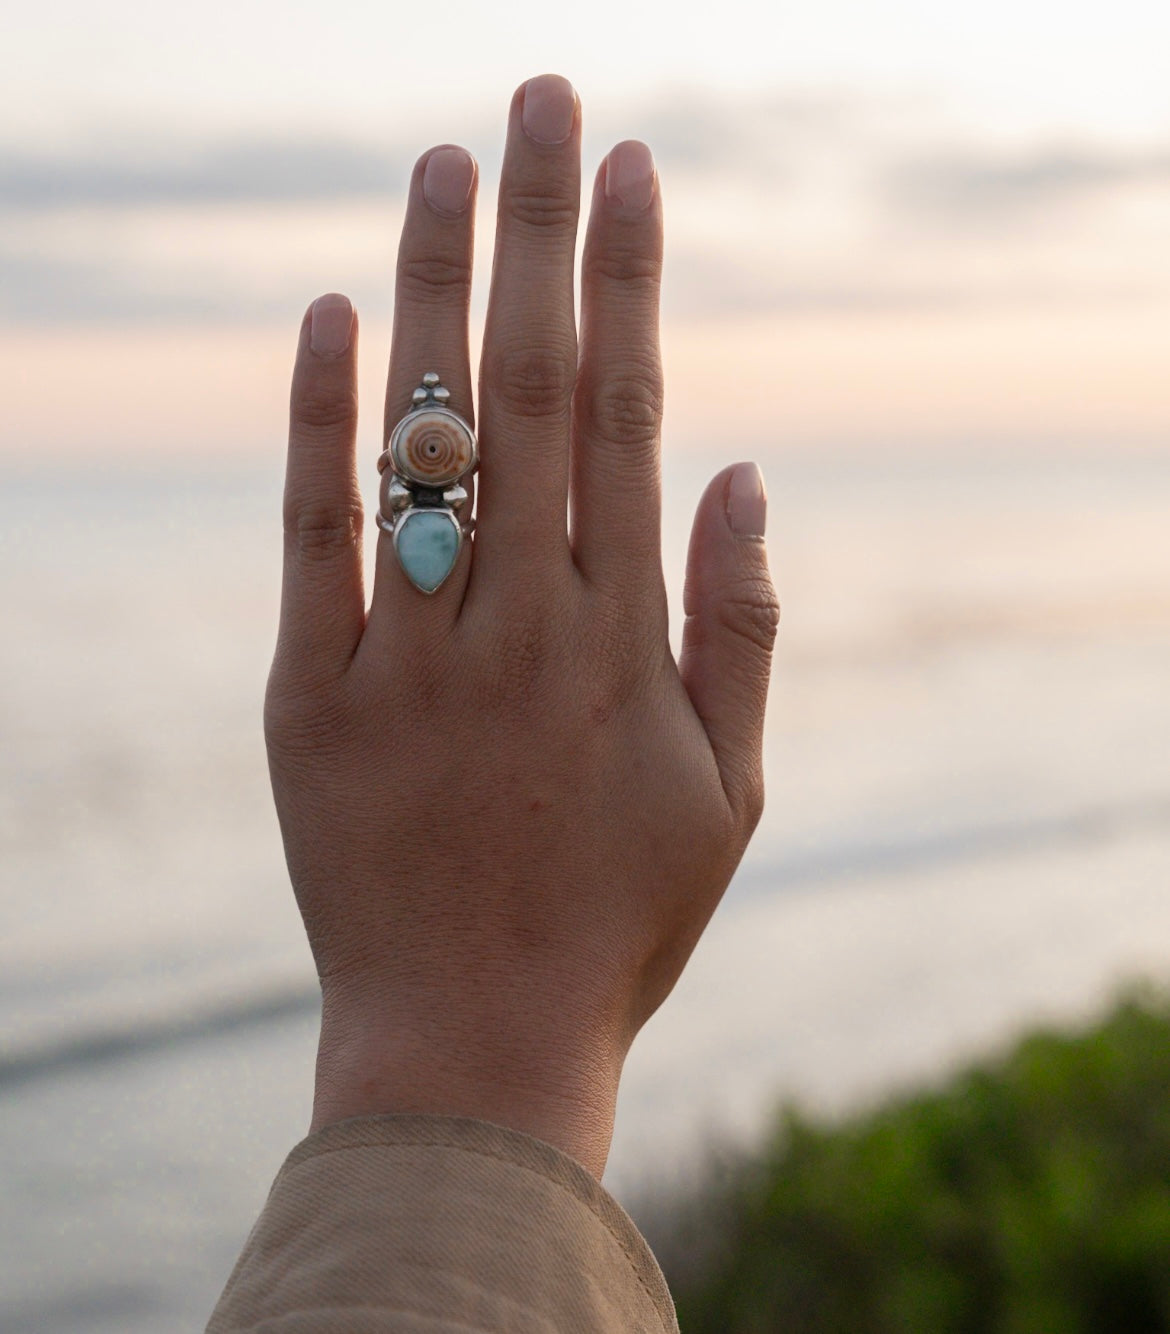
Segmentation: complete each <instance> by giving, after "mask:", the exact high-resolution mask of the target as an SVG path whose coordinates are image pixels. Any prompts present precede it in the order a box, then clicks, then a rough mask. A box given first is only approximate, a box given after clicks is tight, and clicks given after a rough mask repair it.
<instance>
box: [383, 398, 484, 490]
mask: <svg viewBox="0 0 1170 1334" xmlns="http://www.w3.org/2000/svg"><path fill="white" fill-rule="evenodd" d="M390 452H391V454H392V456H393V459H394V467H395V468H396V469H397V471H398V472H400V473H401V474H402V475H403V476H404V477H406V478H408V479H409V480H410V481H412V482H415V483H416V484H417V485H419V486H435V487H439V486H447V485H448V484H449V483H451V482H454V481H457V480H458V479H459V478H460V477H462V476H463V475H464V474H465V473H468V472H470V471H471V469H472V468H474V467H475V436H474V435H473V434H472V432H471V427H470V426H468V425H467V423H466V422H465V421H464V420H463V418H462V417H460V416H458V415H457V414H456V413H454V412H450V411H448V410H447V409H446V408H423V409H422V410H420V411H416V412H409V413H407V415H406V416H405V417H404V418H403V419H402V421H400V422H399V423H398V425H397V427H395V430H394V435H393V436H392V437H391V440H390Z"/></svg>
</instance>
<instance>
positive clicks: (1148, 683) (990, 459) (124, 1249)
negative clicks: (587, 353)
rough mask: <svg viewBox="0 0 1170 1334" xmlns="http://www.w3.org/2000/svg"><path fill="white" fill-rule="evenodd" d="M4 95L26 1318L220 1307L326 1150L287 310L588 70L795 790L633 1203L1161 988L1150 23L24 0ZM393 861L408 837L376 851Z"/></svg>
mask: <svg viewBox="0 0 1170 1334" xmlns="http://www.w3.org/2000/svg"><path fill="white" fill-rule="evenodd" d="M5 28H6V32H7V37H6V41H5V50H4V54H3V56H2V57H0V61H2V62H3V66H4V69H3V78H2V79H0V275H2V282H0V367H2V370H0V375H2V395H0V404H2V406H0V590H2V596H3V603H2V612H0V616H2V618H3V619H2V622H0V626H2V631H0V685H2V691H0V738H2V747H0V840H2V847H3V861H2V876H3V879H2V882H0V1176H2V1178H3V1180H4V1183H5V1184H4V1189H3V1191H2V1192H0V1326H2V1327H3V1328H4V1329H5V1330H6V1331H8V1332H9V1334H18V1332H19V1331H38V1332H40V1331H54V1332H56V1334H71V1332H72V1331H75V1330H76V1331H83V1330H84V1331H86V1334H101V1332H102V1331H107V1330H108V1331H115V1330H116V1331H120V1332H121V1334H134V1332H136V1331H148V1330H149V1331H153V1332H154V1334H158V1331H169V1330H176V1331H178V1330H184V1329H192V1328H197V1327H200V1326H201V1322H202V1321H203V1320H205V1319H206V1316H207V1313H208V1311H209V1309H210V1307H211V1305H212V1303H213V1302H214V1300H215V1297H216V1296H217V1295H218V1292H219V1290H220V1288H221V1287H222V1284H223V1282H224V1280H225V1278H226V1276H227V1273H228V1270H229V1269H230V1266H231V1264H232V1262H233V1260H234V1258H235V1256H236V1254H237V1252H238V1250H239V1247H240V1246H241V1244H242V1241H243V1239H244V1236H245V1235H246V1232H247V1229H248V1227H249V1226H250V1224H251V1222H252V1220H253V1219H254V1217H255V1215H256V1213H257V1212H258V1210H259V1207H260V1205H261V1203H262V1200H263V1198H264V1194H265V1192H266V1190H267V1187H268V1184H269V1182H270V1181H271V1178H272V1176H273V1175H274V1173H275V1171H276V1169H277V1167H278V1166H279V1164H280V1162H281V1160H282V1159H283V1157H284V1155H285V1154H286V1152H287V1151H288V1150H289V1149H290V1148H291V1147H292V1145H293V1144H294V1143H295V1141H296V1140H297V1139H298V1138H300V1137H301V1135H303V1133H304V1131H305V1129H306V1126H307V1122H308V1112H309V1103H310V1093H311V1064H312V1055H313V1049H314V1022H315V1007H316V1001H315V987H314V975H313V970H312V967H311V962H310V959H309V955H308V950H307V948H306V946H305V945H304V943H303V939H302V933H301V928H300V923H299V919H298V917H297V914H296V911H295V908H294V905H293V902H292V897H291V893H290V891H289V889H288V885H287V880H286V876H285V871H284V866H283V860H282V855H281V848H280V842H279V835H278V831H277V827H276V821H275V818H274V815H273V812H272V809H271V804H270V798H269V794H268V788H267V777H266V770H265V761H264V749H263V741H262V736H261V730H260V706H261V697H262V692H263V687H264V679H265V675H266V671H267V665H268V657H269V654H270V652H271V645H272V642H273V635H274V631H275V621H276V611H277V597H278V577H279V554H280V540H279V493H280V485H281V471H282V466H283V432H284V420H285V410H286V399H287V380H288V374H289V370H290V367H291V360H292V354H293V349H294V346H295V342H296V333H297V328H298V325H299V320H300V317H301V314H302V312H303V310H304V308H305V306H306V305H307V304H308V303H309V301H311V300H312V298H313V297H314V296H316V295H317V294H318V293H320V292H323V291H328V290H341V291H345V292H347V293H349V294H350V296H351V297H352V298H353V299H354V301H355V303H356V305H357V307H358V309H359V313H360V315H361V318H362V335H361V337H362V349H363V354H362V355H363V393H364V400H363V401H364V426H363V431H362V441H363V446H362V447H363V449H364V451H365V457H366V460H367V463H368V465H369V474H368V482H369V486H368V491H367V494H368V497H369V500H370V502H371V503H372V502H373V501H374V498H375V485H374V483H375V481H376V474H375V470H374V468H373V462H374V460H375V458H376V455H377V453H378V451H379V449H380V446H381V441H380V437H379V430H380V418H381V407H380V400H381V380H382V377H383V375H384V369H385V358H386V352H387V348H388V342H389V328H390V317H391V288H392V274H393V263H394V254H395V249H396V243H397V230H398V226H399V223H400V221H401V216H402V207H403V191H404V188H405V186H406V183H407V180H408V177H409V171H410V167H411V164H412V162H413V161H414V159H415V157H416V156H417V155H418V154H419V153H420V152H421V151H423V150H424V149H425V148H427V147H428V146H430V145H431V144H433V143H439V142H449V141H453V142H459V143H463V144H465V145H466V146H468V147H469V148H470V149H471V150H472V151H473V152H475V153H476V155H477V157H478V158H479V161H480V163H481V169H482V194H481V208H480V216H481V227H480V250H481V254H482V262H481V264H480V269H479V282H478V289H477V299H476V305H475V310H474V318H475V320H476V321H480V320H482V314H483V298H484V293H485V291H486V278H487V260H488V257H489V256H490V245H491V230H492V229H491V225H490V223H491V217H492V210H493V195H494V188H495V183H496V178H497V175H498V164H499V154H500V145H501V142H502V136H503V127H504V120H505V114H506V110H507V105H508V99H509V97H510V95H511V92H512V90H513V88H514V87H515V86H516V85H518V84H519V83H521V82H522V81H523V80H524V79H525V78H526V77H528V76H530V75H532V74H536V73H541V72H544V71H546V70H554V71H556V72H560V73H563V74H565V75H567V76H568V77H570V78H571V79H572V80H573V81H574V83H575V84H576V87H577V89H578V91H579V93H580V95H581V98H582V102H583V106H584V117H585V126H586V133H585V140H586V157H587V164H586V170H587V173H588V172H591V171H592V170H593V169H595V167H596V165H597V163H599V162H600V160H601V157H602V156H603V154H604V153H605V152H606V150H607V149H608V148H609V146H610V145H611V144H612V143H613V142H614V141H616V140H618V139H622V138H629V137H639V138H644V139H645V140H647V141H648V142H649V143H650V144H651V146H652V148H653V149H654V152H655V155H656V157H657V161H658V165H659V172H660V175H661V179H662V188H663V192H664V196H665V200H666V207H667V219H668V222H667V227H668V231H667V240H668V260H667V272H666V280H665V294H664V315H663V338H664V346H665V354H666V370H667V388H668V407H667V423H666V458H665V465H664V467H665V487H666V506H667V509H666V550H665V561H666V572H667V578H668V583H669V586H670V589H671V592H672V597H673V599H674V601H673V607H674V609H675V612H676V616H677V615H681V599H680V592H681V570H682V561H683V555H684V551H685V544H686V538H687V533H688V527H689V521H690V515H691V513H692V512H693V507H694V503H695V501H696V500H697V497H698V495H699V493H700V491H701V489H702V486H703V484H704V482H705V481H706V479H707V478H708V477H709V476H710V475H712V474H713V473H714V472H715V471H717V470H718V469H719V468H720V467H721V466H723V465H724V464H725V463H727V462H730V461H733V460H735V459H738V458H744V457H754V458H756V459H758V460H759V461H760V463H761V465H762V466H763V469H764V473H765V476H766V478H767V481H768V486H769V492H770V502H771V503H770V530H771V531H770V538H769V544H770V551H771V557H772V563H773V568H774V571H775V575H776V578H777V582H778V584H779V588H780V593H781V599H782V602H783V604H784V622H783V626H782V631H781V638H780V645H779V652H778V655H777V661H776V673H775V683H774V693H773V698H772V705H771V713H770V718H769V731H768V739H767V763H768V779H769V807H768V811H767V813H766V815H765V817H764V821H763V823H762V825H761V827H760V830H759V833H758V835H757V837H756V839H755V842H754V843H753V845H752V848H751V849H750V851H749V853H748V856H747V858H746V860H745V862H744V864H743V867H742V869H741V871H740V873H739V875H738V877H737V879H736V881H735V882H734V884H733V885H732V888H731V890H730V891H729V894H728V897H727V900H726V902H725V903H724V905H723V907H722V908H721V909H720V911H719V913H718V915H717V917H716V919H715V921H714V923H713V925H712V927H711V930H710V932H709V934H708V936H707V937H706V939H705V940H704V942H703V944H702V945H701V946H700V948H699V950H698V952H697V954H696V956H695V958H694V960H693V963H692V965H691V967H690V969H689V970H688V972H687V974H686V976H685V977H684V979H683V981H682V982H681V983H680V985H679V988H678V990H677V992H676V994H675V996H674V997H673V998H672V1000H671V1002H670V1003H669V1004H668V1005H667V1006H666V1007H665V1008H664V1009H663V1010H662V1011H661V1012H660V1014H659V1015H657V1016H656V1017H655V1019H654V1020H653V1021H652V1022H651V1024H650V1025H649V1027H648V1028H647V1030H646V1032H645V1033H644V1034H643V1036H642V1037H641V1039H640V1040H639V1042H638V1044H637V1045H636V1047H635V1049H634V1052H633V1054H632V1056H631V1059H630V1063H629V1067H628V1073H627V1077H626V1082H625V1086H624V1089H623V1097H622V1103H621V1106H620V1108H619V1119H618V1130H617V1136H616V1139H615V1143H614V1150H613V1155H612V1159H611V1163H610V1168H609V1171H608V1174H607V1178H606V1180H607V1184H608V1185H609V1186H610V1187H611V1188H612V1189H613V1190H614V1191H615V1192H616V1193H617V1194H618V1196H619V1198H620V1199H622V1200H623V1201H624V1202H626V1203H627V1204H632V1203H634V1202H636V1201H637V1199H638V1198H639V1197H640V1196H641V1195H642V1194H644V1193H645V1192H647V1191H649V1190H651V1189H653V1190H663V1189H666V1190H669V1189H670V1188H671V1185H672V1183H685V1182H686V1181H688V1180H689V1177H690V1175H691V1174H692V1172H693V1171H694V1164H695V1163H696V1162H697V1161H698V1158H699V1155H700V1154H701V1152H702V1149H703V1146H704V1145H706V1144H709V1143H711V1142H714V1141H727V1140H731V1141H743V1142H748V1141H750V1139H751V1138H752V1136H753V1135H755V1134H756V1133H758V1132H759V1129H760V1127H761V1125H762V1124H763V1123H764V1121H765V1119H766V1117H767V1116H768V1115H769V1114H770V1112H771V1110H772V1108H773V1107H774V1105H775V1104H776V1102H777V1100H778V1099H780V1098H788V1099H794V1100H796V1101H797V1102H799V1103H800V1104H802V1105H803V1106H805V1107H807V1108H808V1109H810V1112H811V1113H813V1114H818V1115H830V1114H837V1113H841V1112H844V1111H846V1110H849V1109H852V1108H857V1107H861V1106H865V1105H868V1104H869V1103H871V1102H872V1101H873V1100H875V1099H879V1098H882V1097H884V1096H886V1095H888V1094H889V1093H890V1092H891V1091H893V1090H897V1089H899V1088H904V1087H908V1086H911V1085H913V1084H916V1083H918V1082H919V1081H927V1082H931V1081H937V1080H940V1079H942V1078H944V1077H945V1076H946V1074H947V1072H948V1071H950V1070H953V1069H954V1068H955V1067H956V1066H957V1065H958V1064H959V1063H961V1062H963V1061H965V1060H967V1059H969V1058H970V1057H972V1056H973V1055H975V1054H978V1053H982V1052H987V1051H991V1050H994V1049H996V1048H997V1046H999V1045H1001V1044H1003V1043H1005V1042H1007V1041H1008V1040H1009V1039H1010V1038H1011V1037H1012V1035H1014V1034H1015V1033H1017V1032H1018V1031H1020V1030H1021V1029H1022V1028H1024V1027H1027V1026H1030V1025H1032V1024H1035V1023H1036V1022H1039V1021H1043V1022H1053V1021H1058V1022H1069V1021H1073V1020H1080V1019H1083V1018H1085V1017H1086V1016H1089V1015H1092V1014H1094V1013H1096V1012H1097V1011H1098V1010H1099V1008H1100V1007H1101V1006H1103V1005H1104V1004H1105V1003H1106V1001H1107V999H1108V998H1109V996H1110V995H1112V994H1113V992H1114V991H1115V989H1116V988H1117V987H1118V986H1119V985H1121V984H1122V983H1123V982H1125V981H1127V980H1129V979H1132V978H1136V977H1152V978H1155V979H1161V980H1166V979H1167V977H1168V976H1170V895H1168V893H1167V888H1168V883H1170V744H1168V740H1170V692H1168V690H1167V683H1168V681H1170V521H1168V515H1170V343H1168V335H1167V328H1168V324H1167V322H1168V320H1170V247H1168V246H1167V243H1166V238H1167V236H1168V235H1170V83H1168V82H1167V80H1166V77H1165V52H1166V50H1167V47H1168V45H1170V8H1167V6H1166V5H1165V4H1163V3H1160V0H1116V3H1114V4H1112V5H1110V6H1109V7H1108V8H1107V9H1105V10H1103V9H1101V7H1099V6H1089V5H1087V4H1081V5H1072V6H1070V5H1067V4H1058V3H1057V2H1056V0H982V3H980V4H979V5H959V4H938V3H937V2H928V0H889V3H887V4H884V5H881V6H874V5H872V4H867V3H863V0H822V2H821V3H818V4H816V5H802V6H792V5H783V4H782V5H780V6H777V7H770V12H768V13H767V14H765V13H764V11H762V10H759V9H758V8H757V7H756V6H754V5H748V4H746V3H744V2H743V0H731V3H726V4H723V5H720V6H717V7H715V8H710V7H705V8H704V7H701V8H696V9H694V10H692V11H686V10H680V9H679V8H678V7H676V6H674V5H668V4H666V3H665V2H664V0H663V2H661V3H659V2H658V0H655V2H653V3H644V4H641V5H637V6H632V5H629V4H618V3H615V2H614V0H594V2H593V3H591V4H590V5H588V6H587V7H586V8H585V9H571V8H568V7H559V8H558V7H549V6H543V5H537V4H534V3H531V0H521V2H520V3H516V4H512V5H510V6H508V7H507V10H506V12H505V11H501V10H499V9H498V7H496V8H493V7H490V6H483V5H481V4H471V3H468V2H467V0H451V3H448V4H447V5H445V6H443V7H442V8H441V9H439V10H433V11H420V10H418V9H417V8H415V9H410V8H408V7H405V6H375V5H371V4H368V3H359V2H358V0H333V3H332V4H330V5H329V6H327V7H325V8H321V7H318V6H310V5H308V4H305V3H303V2H302V0H283V3H279V4H277V3H275V0H235V2H234V3H232V4H230V5H229V4H227V3H224V0H207V3H205V4H202V5H199V6H194V7H186V8H175V7H173V6H160V5H158V4H148V3H147V0H108V3H106V4H104V5H102V6H94V5H92V4H87V3H83V2H82V0H44V2H43V3H41V4H39V5H35V6H25V7H22V8H21V9H20V10H19V11H14V12H12V13H9V14H7V15H6V19H5ZM388 834H389V835H390V836H392V831H388Z"/></svg>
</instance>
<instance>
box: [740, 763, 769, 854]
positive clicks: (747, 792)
mask: <svg viewBox="0 0 1170 1334" xmlns="http://www.w3.org/2000/svg"><path fill="white" fill-rule="evenodd" d="M738 814H739V819H740V823H741V825H742V829H743V836H744V838H745V839H748V838H751V836H752V834H753V833H754V832H755V828H756V826H757V825H758V824H759V823H760V818H761V817H762V816H763V814H764V776H763V774H762V773H760V772H759V771H758V770H757V771H756V772H754V773H752V774H751V775H750V777H748V778H747V779H746V780H745V781H744V784H743V788H742V791H741V792H740V794H739V812H738Z"/></svg>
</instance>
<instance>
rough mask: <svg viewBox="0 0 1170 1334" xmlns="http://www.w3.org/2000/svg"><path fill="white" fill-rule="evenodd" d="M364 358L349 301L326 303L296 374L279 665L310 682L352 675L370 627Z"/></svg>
mask: <svg viewBox="0 0 1170 1334" xmlns="http://www.w3.org/2000/svg"><path fill="white" fill-rule="evenodd" d="M356 352H357V318H356V316H355V314H354V310H353V307H352V306H351V305H350V303H349V301H348V299H347V298H346V297H344V296H339V295H336V294H330V295H328V296H322V297H318V298H317V300H316V301H315V302H314V303H313V304H312V306H311V307H310V308H309V310H308V311H307V312H306V314H305V318H304V321H303V323H302V325H301V337H300V344H299V346H298V348H297V360H296V368H295V370H294V371H293V382H292V398H291V404H290V425H289V440H288V466H287V471H286V473H285V488H284V583H283V587H282V591H281V601H280V634H279V638H278V642H277V662H278V664H279V666H280V667H281V668H282V669H283V670H284V672H285V673H286V676H287V678H291V679H293V680H297V681H298V682H299V683H301V684H303V685H311V684H314V683H317V682H320V681H321V680H322V679H324V678H330V677H335V676H338V675H340V674H341V673H342V672H344V670H345V668H346V667H347V666H348V664H349V662H350V660H351V659H352V657H353V654H354V651H355V649H356V648H357V645H358V641H359V640H360V639H361V635H362V630H363V628H364V626H365V599H364V595H363V592H362V545H361V537H362V501H361V494H360V492H359V490H358V484H357V477H356V475H355V460H354V449H355V442H356V437H357V369H356V368H357V357H356Z"/></svg>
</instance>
